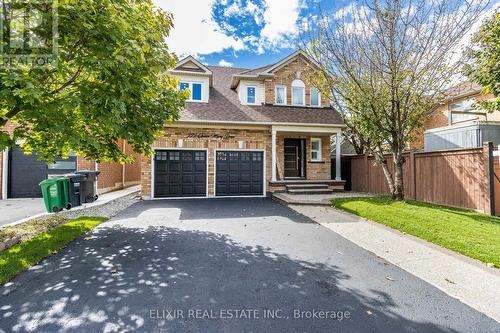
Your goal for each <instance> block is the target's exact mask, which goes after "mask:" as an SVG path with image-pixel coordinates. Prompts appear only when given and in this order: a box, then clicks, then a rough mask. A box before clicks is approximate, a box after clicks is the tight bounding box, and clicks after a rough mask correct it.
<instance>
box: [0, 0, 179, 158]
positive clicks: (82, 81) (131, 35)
mask: <svg viewBox="0 0 500 333" xmlns="http://www.w3.org/2000/svg"><path fill="white" fill-rule="evenodd" d="M17 2H18V1H3V10H4V15H5V17H7V18H8V17H9V14H10V12H9V11H10V10H11V9H12V8H15V6H16V3H17ZM53 5H54V6H57V8H56V9H57V11H53V8H52V6H53ZM36 6H38V8H36V10H37V12H38V13H41V15H42V20H43V22H44V23H48V22H53V19H54V17H53V15H54V13H55V15H57V19H58V38H57V42H58V46H57V49H56V50H57V53H56V54H57V55H56V60H57V61H55V62H53V63H52V64H50V65H48V66H33V65H30V64H27V63H22V62H18V63H13V64H8V65H7V64H3V66H2V67H0V126H2V128H1V132H0V149H2V148H4V147H5V146H7V145H12V144H13V143H14V142H16V140H19V139H21V140H23V141H24V144H23V145H22V146H23V149H24V150H25V151H32V150H36V151H37V153H38V155H39V156H40V157H41V158H42V159H44V160H47V161H51V160H54V158H56V157H57V156H66V155H67V154H68V153H69V152H71V151H73V152H76V153H77V154H79V155H83V156H85V157H86V158H89V159H95V160H98V161H104V160H108V161H109V160H114V161H120V162H126V161H130V158H129V157H127V156H126V155H124V154H123V153H122V152H121V151H120V147H118V146H117V140H118V139H124V140H126V141H127V142H128V143H130V144H131V145H132V147H133V149H134V151H136V152H139V153H149V152H150V145H151V144H152V143H153V141H154V139H155V138H156V137H157V136H158V134H159V132H160V131H161V130H162V129H163V126H164V124H165V122H166V121H172V120H175V119H176V118H177V117H178V113H179V111H180V110H181V109H182V107H183V106H184V102H185V99H186V96H185V93H184V92H180V91H178V89H176V87H177V84H178V83H177V81H176V80H175V79H173V78H172V77H170V76H169V75H167V74H166V71H167V70H168V69H169V68H171V67H172V66H174V65H175V63H176V58H175V57H174V56H172V55H170V54H169V53H168V48H167V45H166V43H165V38H166V37H167V36H168V34H169V31H170V29H171V28H172V16H171V15H170V14H168V13H166V12H164V11H162V10H160V9H158V8H157V7H155V6H154V5H153V3H152V1H151V0H104V1H101V0H59V1H58V2H54V3H50V2H49V4H44V3H41V4H39V5H36ZM50 26H51V25H50V24H45V25H44V24H42V25H40V26H39V27H36V28H34V29H32V30H31V31H30V33H31V34H33V35H36V37H37V38H40V39H41V40H43V41H44V42H45V43H46V44H48V45H49V46H50V47H52V46H53V45H51V41H52V39H51V34H52V30H51V28H49V27H50ZM2 43H4V47H6V48H8V46H9V45H8V43H6V41H5V40H4V41H2ZM7 122H10V123H13V124H14V125H15V126H16V128H15V130H14V133H13V134H9V133H8V132H7V131H6V124H7Z"/></svg>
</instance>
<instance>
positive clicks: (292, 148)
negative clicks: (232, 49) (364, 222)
mask: <svg viewBox="0 0 500 333" xmlns="http://www.w3.org/2000/svg"><path fill="white" fill-rule="evenodd" d="M311 70H314V63H312V62H311V61H309V60H308V59H307V57H306V56H305V55H304V54H303V53H302V52H300V51H298V52H295V53H293V54H292V55H290V56H288V57H286V58H285V59H283V60H281V61H279V62H277V63H275V64H271V65H268V66H264V67H261V68H257V69H241V68H230V67H218V66H205V65H203V64H202V63H200V62H199V61H197V60H196V59H195V58H193V57H187V58H185V59H183V60H181V61H180V62H179V63H178V64H177V67H176V68H175V69H173V70H171V71H170V74H171V75H174V76H176V77H178V78H179V81H180V87H179V88H180V89H189V91H190V99H189V100H188V102H187V105H186V107H185V109H184V110H183V111H182V112H181V114H180V118H179V119H178V120H177V121H175V122H173V123H169V124H167V125H166V127H165V131H164V135H163V136H162V137H161V138H159V139H158V140H157V141H156V142H155V143H154V144H153V147H152V149H153V150H154V155H152V156H151V157H146V156H145V157H144V158H143V160H142V166H141V170H142V180H141V182H142V195H143V197H144V198H163V197H213V196H264V195H266V194H268V193H270V192H275V191H282V190H285V189H286V188H287V186H289V188H290V186H296V187H297V188H300V189H302V190H306V191H307V190H308V189H310V190H311V191H313V189H315V188H318V186H319V188H321V187H322V188H326V187H327V186H328V187H329V189H330V190H334V189H335V190H340V189H343V186H344V182H342V181H341V180H340V174H337V175H336V179H335V180H332V177H331V171H330V170H331V162H330V143H331V138H332V136H334V135H340V133H341V131H342V128H343V121H342V118H341V116H340V114H339V113H338V112H337V111H335V110H334V109H332V108H331V106H330V102H329V101H328V100H327V99H326V98H325V97H324V96H321V94H320V93H319V92H318V91H316V90H315V89H314V88H312V87H310V86H309V85H308V83H307V81H308V80H307V76H308V75H310V73H311V72H310V71H311ZM337 141H339V140H337ZM337 160H339V159H337ZM338 169H340V168H338Z"/></svg>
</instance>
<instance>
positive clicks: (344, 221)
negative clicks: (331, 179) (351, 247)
mask: <svg viewBox="0 0 500 333" xmlns="http://www.w3.org/2000/svg"><path fill="white" fill-rule="evenodd" d="M290 208H292V209H293V210H295V211H297V212H298V213H300V214H303V215H305V216H308V217H309V218H311V219H313V220H314V221H316V222H318V223H320V224H321V225H323V226H325V227H327V228H329V229H331V230H333V231H335V232H336V233H338V234H339V235H341V236H343V237H344V238H346V239H348V240H350V241H351V242H353V243H355V244H357V245H359V246H360V247H362V248H364V249H366V250H368V251H371V252H373V253H374V254H376V255H377V256H379V257H381V258H383V259H385V260H387V261H388V262H391V263H392V264H394V265H396V266H398V267H400V268H402V269H404V270H405V271H407V272H409V273H411V274H413V275H415V276H417V277H419V278H421V279H422V280H424V281H426V282H428V283H430V284H432V285H434V286H435V287H437V288H439V289H441V290H442V291H444V292H445V293H447V294H448V295H450V296H452V297H455V298H457V299H459V300H460V301H462V302H463V303H465V304H467V305H469V306H471V307H473V308H475V309H477V310H478V311H480V312H482V313H484V314H486V315H488V316H490V317H491V318H493V319H495V320H496V321H498V322H500V306H499V300H500V270H498V269H495V268H489V267H487V266H486V265H484V264H483V263H481V262H479V261H477V260H474V259H471V258H469V257H465V256H463V255H460V254H458V253H456V252H453V251H450V250H447V249H445V248H442V247H439V246H436V245H434V244H431V243H429V242H426V241H424V240H421V239H419V238H416V237H413V236H410V235H407V234H404V233H402V232H399V231H397V230H394V229H390V228H388V227H385V226H383V225H381V224H378V223H375V222H372V221H369V220H366V219H364V218H360V217H358V216H355V215H351V214H348V213H345V212H342V211H339V210H336V209H334V208H331V207H320V206H299V205H292V206H290Z"/></svg>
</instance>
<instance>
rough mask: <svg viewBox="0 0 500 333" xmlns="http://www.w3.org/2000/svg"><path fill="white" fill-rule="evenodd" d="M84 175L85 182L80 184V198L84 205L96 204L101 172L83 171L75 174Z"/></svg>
mask: <svg viewBox="0 0 500 333" xmlns="http://www.w3.org/2000/svg"><path fill="white" fill-rule="evenodd" d="M75 173H77V174H79V175H84V176H85V180H84V181H82V182H81V183H80V198H81V200H82V203H88V202H94V201H96V200H97V184H96V181H97V176H98V175H99V174H100V172H99V171H92V170H82V171H77V172H75Z"/></svg>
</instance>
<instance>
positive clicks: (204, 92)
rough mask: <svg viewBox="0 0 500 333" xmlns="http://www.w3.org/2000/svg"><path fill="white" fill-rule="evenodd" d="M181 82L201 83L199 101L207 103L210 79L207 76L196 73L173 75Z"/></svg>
mask: <svg viewBox="0 0 500 333" xmlns="http://www.w3.org/2000/svg"><path fill="white" fill-rule="evenodd" d="M175 76H176V77H177V78H178V79H179V80H180V81H181V82H195V83H201V84H202V85H203V86H202V89H201V102H204V103H208V99H209V98H210V96H209V94H210V81H209V78H208V76H197V75H175Z"/></svg>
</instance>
